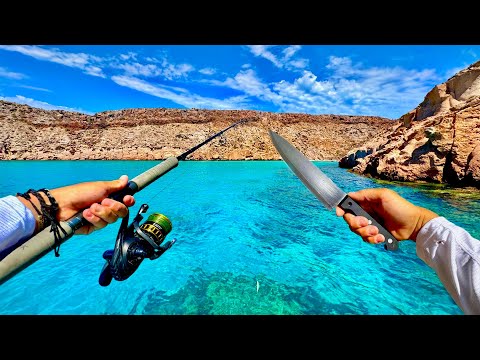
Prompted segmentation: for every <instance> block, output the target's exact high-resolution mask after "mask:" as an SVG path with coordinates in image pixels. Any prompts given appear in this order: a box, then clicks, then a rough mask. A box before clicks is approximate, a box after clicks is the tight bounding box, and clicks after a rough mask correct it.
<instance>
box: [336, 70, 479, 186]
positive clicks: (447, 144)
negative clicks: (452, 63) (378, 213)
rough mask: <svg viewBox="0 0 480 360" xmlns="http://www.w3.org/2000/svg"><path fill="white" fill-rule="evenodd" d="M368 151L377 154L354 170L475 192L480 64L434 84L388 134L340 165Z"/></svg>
mask: <svg viewBox="0 0 480 360" xmlns="http://www.w3.org/2000/svg"><path fill="white" fill-rule="evenodd" d="M369 147H370V148H373V147H375V148H376V149H377V151H373V152H372V154H369V155H367V156H365V157H363V158H362V159H360V158H356V159H355V162H354V164H353V166H354V167H353V171H355V172H358V173H362V174H369V175H371V176H374V177H379V178H383V179H390V180H400V181H419V180H421V181H429V182H438V183H441V182H443V183H449V184H452V185H455V186H476V187H479V188H480V167H479V162H480V155H479V153H480V61H479V62H476V63H474V64H472V65H470V66H469V67H468V68H466V69H464V70H462V71H460V72H458V73H457V74H456V75H455V76H453V77H451V78H450V79H448V80H447V81H446V82H445V83H443V84H440V85H437V86H435V87H434V88H433V89H432V90H431V91H430V92H429V93H428V94H427V95H426V96H425V99H424V101H423V102H422V103H421V104H419V105H418V106H417V107H416V108H415V109H414V110H412V111H410V112H408V113H407V114H405V115H403V116H402V117H400V118H399V122H398V123H397V125H396V126H395V127H394V128H393V130H387V134H385V133H384V134H382V135H381V136H377V137H375V138H374V139H372V140H371V141H370V142H367V143H366V144H365V145H364V146H363V147H361V148H357V149H353V150H351V151H350V152H349V153H347V154H346V155H345V156H344V158H342V159H341V161H340V164H342V165H345V164H347V163H348V161H349V159H351V157H352V154H355V153H358V152H359V150H366V149H368V148H369ZM351 163H352V162H351V161H350V164H351Z"/></svg>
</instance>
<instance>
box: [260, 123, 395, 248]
mask: <svg viewBox="0 0 480 360" xmlns="http://www.w3.org/2000/svg"><path fill="white" fill-rule="evenodd" d="M269 134H270V138H271V139H272V142H273V145H275V148H276V149H277V151H278V153H279V154H280V156H281V157H282V159H283V160H284V161H285V162H286V163H287V165H288V166H289V167H290V169H292V171H293V172H294V173H295V175H297V176H298V178H299V179H300V180H301V181H302V182H303V184H304V185H305V186H306V187H307V188H308V189H309V190H310V191H311V192H312V193H313V194H314V195H315V196H316V197H317V198H318V200H320V201H321V202H322V203H323V205H325V207H326V208H327V209H329V210H331V209H333V208H334V207H336V206H338V207H340V208H341V209H343V210H344V211H345V212H349V213H351V214H353V215H359V216H364V217H366V218H367V219H368V222H369V224H371V225H375V226H376V227H377V228H378V230H379V233H380V234H382V235H383V236H384V237H385V245H384V247H385V249H386V250H397V249H398V240H397V239H396V238H395V237H394V236H393V235H392V234H391V233H390V232H389V231H388V230H387V229H385V228H384V227H383V226H382V225H380V224H379V223H378V221H376V220H375V219H374V218H373V217H372V216H371V215H370V214H369V213H367V212H366V211H365V210H364V209H363V208H362V207H361V206H360V205H359V204H358V203H357V202H356V201H355V200H353V199H352V198H351V197H350V196H348V195H347V194H346V193H345V192H344V191H343V190H342V189H340V188H339V187H338V186H337V185H336V184H335V183H334V182H333V181H332V180H331V179H330V178H329V177H328V176H327V175H325V174H324V173H323V172H322V171H321V170H320V169H319V168H318V167H316V166H315V165H314V164H313V163H312V162H311V161H310V160H308V159H307V158H306V157H305V155H303V154H302V153H301V152H300V151H298V150H297V149H296V148H295V147H294V146H293V145H292V144H290V143H289V142H288V141H287V140H285V139H284V138H283V137H281V136H280V135H278V134H277V133H275V132H273V131H271V130H269Z"/></svg>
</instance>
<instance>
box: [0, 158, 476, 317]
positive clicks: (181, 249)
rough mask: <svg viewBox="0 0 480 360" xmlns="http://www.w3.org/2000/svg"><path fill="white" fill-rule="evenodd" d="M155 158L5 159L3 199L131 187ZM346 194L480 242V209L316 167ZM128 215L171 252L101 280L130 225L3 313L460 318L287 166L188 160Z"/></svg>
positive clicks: (41, 274) (0, 295) (82, 241)
mask: <svg viewBox="0 0 480 360" xmlns="http://www.w3.org/2000/svg"><path fill="white" fill-rule="evenodd" d="M156 163H158V162H156V161H2V162H0V170H1V171H0V183H1V184H2V186H1V189H0V196H5V195H10V194H15V193H16V192H24V191H26V190H28V189H29V188H41V187H46V188H50V189H52V188H55V187H59V186H64V185H70V184H73V183H78V182H83V181H96V180H111V179H116V178H118V177H119V176H120V175H122V174H127V175H129V176H130V178H133V177H135V176H136V175H138V174H140V173H141V172H143V171H145V170H147V169H148V168H150V167H151V166H153V165H155V164H156ZM315 164H316V166H318V167H320V168H321V169H322V170H323V171H324V172H325V173H326V174H327V175H329V176H330V177H332V178H333V179H334V181H335V182H336V183H337V184H338V185H339V186H341V187H342V188H343V189H344V190H345V191H346V192H349V191H356V190H360V189H363V188H367V187H389V188H392V189H394V190H396V191H398V192H399V193H400V194H401V195H402V196H404V197H405V198H407V199H408V200H409V201H412V202H413V203H415V204H417V205H421V206H425V207H427V208H430V209H431V210H433V211H435V212H437V213H438V214H440V215H442V216H445V217H446V218H448V219H449V220H450V221H452V222H454V223H456V224H457V225H460V226H462V227H464V228H465V229H467V230H468V231H470V233H471V234H472V235H473V236H475V237H476V238H480V229H479V227H478V225H477V221H478V218H479V215H480V201H479V200H478V197H477V199H475V198H473V199H472V198H471V197H470V196H468V194H467V195H465V194H463V193H462V194H461V195H459V196H457V195H454V194H453V193H450V192H449V191H448V189H447V190H445V189H440V190H441V191H438V188H435V187H433V188H430V187H428V186H426V187H423V186H406V185H402V184H394V183H384V182H378V181H375V180H372V179H369V178H365V177H362V176H358V175H355V174H352V173H350V172H348V171H347V170H345V169H340V168H338V167H337V163H336V162H315ZM135 198H136V204H135V205H134V206H133V207H132V208H131V214H132V215H131V217H130V220H131V219H132V218H133V216H134V215H135V214H136V213H137V211H138V209H139V207H140V205H141V204H143V203H147V204H148V205H149V210H148V212H147V213H146V214H145V218H144V219H146V216H148V214H150V213H152V212H160V213H163V214H165V215H167V216H168V217H169V218H170V219H171V221H172V223H173V230H172V232H171V233H170V234H169V235H168V237H167V239H170V240H171V239H174V238H175V239H177V242H176V243H175V244H174V245H173V247H172V248H171V249H170V250H168V251H167V252H166V253H165V254H164V255H163V256H161V257H160V258H158V259H156V260H149V259H146V260H144V261H143V262H142V264H141V265H140V267H139V268H138V269H137V271H136V272H135V273H134V274H133V275H132V276H131V277H130V278H128V279H127V280H125V281H116V280H112V283H111V284H110V285H109V286H107V287H102V286H100V285H99V283H98V277H99V275H100V271H101V269H102V267H103V265H104V263H105V260H104V259H103V258H102V254H103V252H104V251H105V250H108V249H113V247H114V244H115V238H116V235H117V232H118V228H119V226H120V221H118V222H116V223H114V224H111V225H109V226H107V227H106V228H104V229H102V230H99V231H96V232H94V233H93V234H91V235H88V236H82V235H77V236H74V237H72V238H71V239H69V240H68V241H66V242H65V243H64V244H63V245H62V246H61V248H60V257H58V258H56V257H55V256H54V254H53V252H50V253H48V254H46V255H45V256H43V257H42V258H40V259H39V260H37V261H36V262H34V263H33V264H32V265H30V266H29V267H27V268H26V269H24V270H23V271H21V272H20V273H18V274H17V275H16V276H14V277H13V278H11V279H10V280H8V281H7V282H5V283H4V284H3V285H1V286H0V314H3V315H6V314H11V315H17V314H28V315H32V314H33V315H37V314H38V315H62V314H73V315H81V314H88V315H97V314H99V315H105V314H119V315H128V314H138V315H142V314H148V315H164V314H168V315H171V314H182V315H183V314H211V315H229V314H232V315H237V314H238V315H242V314H245V315H256V314H259V315H270V314H274V315H290V314H292V315H299V314H319V315H323V314H339V315H343V314H388V315H390V314H407V315H410V314H412V315H413V314H462V312H461V311H460V309H459V308H458V307H457V306H456V305H455V303H454V302H453V300H452V299H451V298H450V296H449V295H448V293H447V292H446V290H445V289H444V287H443V286H442V284H441V283H440V281H439V280H438V278H437V276H436V274H435V272H434V271H433V270H432V269H430V268H429V267H428V266H427V265H426V264H424V263H423V261H422V260H420V259H419V258H418V257H417V255H416V253H415V243H413V242H412V241H403V242H401V243H400V251H398V252H388V251H385V250H384V249H383V246H382V245H378V246H376V245H370V244H366V243H364V242H362V240H361V238H360V237H358V236H357V235H355V234H353V233H352V232H350V230H349V228H348V226H347V225H346V223H345V222H344V221H343V219H342V218H339V217H337V216H336V215H335V211H334V210H331V211H329V210H326V209H325V208H324V207H323V206H322V204H321V203H320V202H319V201H318V200H317V199H316V198H315V197H314V196H313V195H312V194H311V193H310V192H309V191H308V189H307V188H306V187H305V186H304V185H303V184H302V183H301V182H300V181H299V180H298V179H297V178H296V176H295V175H294V174H293V173H292V172H291V171H290V169H289V168H288V167H287V166H286V164H285V163H284V162H282V161H232V162H228V161H225V162H223V161H183V162H180V163H179V166H178V167H177V168H175V169H173V170H172V171H170V172H169V173H168V174H166V175H165V176H163V177H162V178H160V179H159V180H157V181H156V182H154V183H152V184H151V185H149V186H148V187H147V188H145V189H144V190H142V191H141V192H139V193H137V194H136V195H135Z"/></svg>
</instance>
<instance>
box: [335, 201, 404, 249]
mask: <svg viewBox="0 0 480 360" xmlns="http://www.w3.org/2000/svg"><path fill="white" fill-rule="evenodd" d="M338 206H339V207H340V208H341V209H342V210H343V211H345V212H348V213H351V214H353V215H357V216H363V217H366V218H367V219H368V221H369V223H370V225H374V226H376V227H377V228H378V231H379V233H380V234H382V235H383V236H385V244H384V247H385V250H398V240H397V239H396V238H395V236H393V235H392V234H391V233H390V232H389V231H388V230H387V229H385V228H384V227H383V226H382V225H380V224H379V223H378V221H376V220H375V219H374V218H373V217H372V216H371V215H370V214H369V213H367V212H366V211H365V210H363V209H362V207H361V206H360V205H358V203H357V202H356V201H355V200H353V199H352V198H351V197H350V196H348V195H347V196H345V197H344V198H343V200H342V201H341V202H340V204H338Z"/></svg>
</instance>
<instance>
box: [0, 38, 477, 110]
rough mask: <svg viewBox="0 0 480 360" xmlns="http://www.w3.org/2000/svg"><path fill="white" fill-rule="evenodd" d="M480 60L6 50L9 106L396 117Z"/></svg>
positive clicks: (425, 53)
mask: <svg viewBox="0 0 480 360" xmlns="http://www.w3.org/2000/svg"><path fill="white" fill-rule="evenodd" d="M479 59H480V45H441V46H440V45H352V46H347V45H168V46H163V45H135V46H128V45H61V46H59V45H56V46H53V45H49V46H39V45H35V46H33V45H0V99H1V100H7V101H14V102H19V103H25V104H28V105H31V106H34V107H40V108H44V109H64V110H73V111H80V112H85V113H88V114H94V113H96V112H101V111H106V110H119V109H126V108H158V107H167V108H181V109H184V108H204V109H249V110H262V111H272V112H294V113H309V114H345V115H376V116H384V117H387V118H391V119H396V118H398V117H399V116H401V115H403V114H404V113H406V112H408V111H410V110H411V109H413V108H414V107H415V106H417V105H418V104H419V103H420V102H421V101H422V100H423V98H424V96H425V94H426V93H427V92H428V91H429V90H430V89H431V88H432V87H433V86H435V85H436V84H439V83H442V82H444V81H445V80H447V79H448V78H449V77H450V76H452V75H454V74H455V73H456V72H457V71H459V70H461V69H463V68H465V67H467V66H468V65H470V64H472V63H473V62H475V61H478V60H479Z"/></svg>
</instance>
